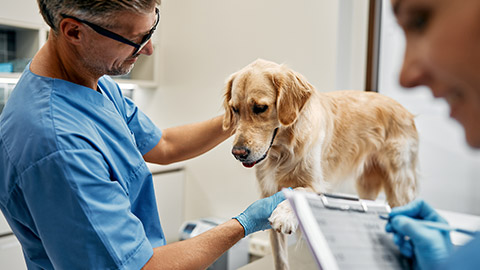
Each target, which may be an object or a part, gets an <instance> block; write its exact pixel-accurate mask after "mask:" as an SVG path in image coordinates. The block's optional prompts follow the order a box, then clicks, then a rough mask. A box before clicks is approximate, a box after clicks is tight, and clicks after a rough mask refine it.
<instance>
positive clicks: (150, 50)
mask: <svg viewBox="0 0 480 270" xmlns="http://www.w3.org/2000/svg"><path fill="white" fill-rule="evenodd" d="M138 53H139V54H145V55H152V54H153V43H152V40H151V39H150V40H149V41H148V42H147V44H145V46H144V47H143V48H142V49H141V50H140V51H139V52H138Z"/></svg>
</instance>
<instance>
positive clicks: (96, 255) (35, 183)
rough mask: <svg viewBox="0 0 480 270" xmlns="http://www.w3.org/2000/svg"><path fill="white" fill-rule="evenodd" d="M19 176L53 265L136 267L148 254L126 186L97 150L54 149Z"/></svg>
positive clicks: (145, 241) (148, 256)
mask: <svg viewBox="0 0 480 270" xmlns="http://www.w3.org/2000/svg"><path fill="white" fill-rule="evenodd" d="M21 181H22V183H23V185H20V191H19V192H22V193H24V194H23V196H22V197H23V198H25V203H26V204H27V205H28V207H29V209H30V211H31V215H32V217H33V219H34V220H35V229H34V231H35V233H38V235H39V237H40V238H41V239H42V244H43V246H44V248H45V250H46V252H47V254H49V259H50V260H51V261H52V263H53V265H54V267H55V268H58V269H140V268H142V267H143V266H144V265H145V263H146V262H147V261H148V260H149V259H150V258H151V256H152V255H153V249H152V246H151V244H150V243H149V241H148V240H147V237H146V235H145V231H144V228H143V225H142V223H141V222H140V220H139V219H138V218H137V217H136V216H135V215H134V214H132V212H131V205H130V201H129V198H128V194H127V192H128V191H126V190H125V189H124V188H122V186H121V185H120V184H119V183H118V182H117V181H112V180H111V179H110V176H109V171H108V166H107V164H106V162H105V160H104V159H103V157H102V155H101V154H100V153H98V152H96V151H93V150H70V151H60V152H56V153H53V154H51V155H49V156H47V157H45V158H44V159H42V160H41V161H39V162H37V163H35V164H34V165H33V166H31V167H30V168H29V169H28V170H27V171H25V172H24V174H23V176H22V179H21ZM27 182H28V183H27Z"/></svg>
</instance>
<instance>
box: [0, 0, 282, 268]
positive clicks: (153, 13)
mask: <svg viewBox="0 0 480 270" xmlns="http://www.w3.org/2000/svg"><path fill="white" fill-rule="evenodd" d="M38 4H39V7H40V12H41V14H42V15H43V17H44V19H45V21H46V22H47V24H48V25H49V26H50V28H51V30H50V35H49V38H48V41H47V42H46V44H45V45H44V46H43V47H42V48H41V49H40V50H39V52H38V53H37V54H36V55H35V57H34V58H33V60H32V61H31V63H30V64H29V65H28V66H27V67H26V69H25V71H24V72H23V75H22V77H21V78H20V80H19V81H18V84H17V86H16V88H15V90H14V91H13V93H12V95H11V97H10V99H9V100H8V103H7V104H6V106H5V108H4V110H3V113H2V114H1V117H0V168H1V169H0V208H1V210H2V212H3V214H4V215H5V218H6V219H7V221H8V223H9V225H10V226H11V228H12V230H13V232H14V233H15V235H16V236H17V238H18V240H19V241H20V243H21V245H22V248H23V252H24V257H25V261H26V264H27V266H28V268H29V269H140V268H142V267H143V268H144V269H164V268H169V269H200V268H203V269H204V268H206V267H207V266H208V265H210V264H211V263H213V262H214V261H215V260H216V259H217V258H218V257H220V255H221V254H222V253H224V252H225V251H226V250H228V249H229V248H230V247H231V246H233V245H234V244H235V243H236V242H237V241H239V240H240V239H241V238H243V237H244V236H245V235H248V234H250V233H252V232H255V231H258V230H265V229H268V228H270V225H269V223H268V220H267V219H268V217H269V216H270V214H271V212H272V211H273V210H274V209H275V207H276V206H277V204H278V203H279V202H281V201H282V200H283V199H284V197H283V195H282V193H277V194H275V195H273V196H272V197H268V198H265V199H262V200H258V201H256V202H254V203H253V204H252V205H251V206H250V207H248V208H247V210H245V211H244V212H243V213H242V214H240V215H239V216H237V217H235V218H233V219H231V220H230V221H227V222H226V223H224V224H221V225H219V226H217V227H216V228H214V229H211V230H210V231H208V232H206V233H204V234H202V235H199V236H197V237H194V238H191V239H188V240H185V241H181V242H176V243H173V244H169V245H166V243H165V237H164V235H163V232H162V227H161V225H160V221H159V218H158V213H157V208H156V202H155V195H154V190H153V182H152V175H151V173H150V171H149V170H148V168H147V165H146V163H145V162H146V161H148V162H153V163H158V164H169V163H172V162H177V161H182V160H186V159H189V158H192V157H196V156H198V155H200V154H202V153H204V152H206V151H208V150H210V149H211V148H213V147H215V146H216V145H217V144H219V143H220V142H222V141H224V140H225V139H226V138H228V137H229V136H230V135H231V132H232V131H231V130H228V131H223V130H222V120H223V116H219V117H216V118H213V119H211V120H208V121H205V122H201V123H196V124H191V125H186V126H182V127H176V128H170V129H165V130H162V131H160V130H159V129H158V128H157V127H155V126H154V124H153V123H152V122H151V121H150V120H149V119H148V117H147V116H146V115H145V114H144V113H142V112H141V111H140V110H139V109H138V108H137V107H136V106H135V104H133V103H132V101H131V100H129V99H127V98H125V97H123V96H122V93H121V91H120V88H119V87H118V85H117V84H116V83H115V82H114V81H113V80H112V79H111V78H110V77H108V76H104V75H121V74H126V73H128V72H129V71H130V70H131V69H132V67H133V65H134V63H135V61H137V58H138V57H139V55H141V54H144V55H150V54H152V51H153V46H152V43H151V41H150V38H151V36H152V34H153V32H154V31H155V29H156V27H157V25H158V23H159V21H160V12H159V10H158V8H157V4H159V3H157V2H156V1H155V0H109V1H104V0H38Z"/></svg>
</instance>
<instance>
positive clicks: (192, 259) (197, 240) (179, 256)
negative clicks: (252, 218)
mask: <svg viewBox="0 0 480 270" xmlns="http://www.w3.org/2000/svg"><path fill="white" fill-rule="evenodd" d="M243 237H244V229H243V227H242V225H241V224H240V223H239V222H238V221H237V220H236V219H231V220H229V221H227V222H225V223H223V224H221V225H219V226H217V227H215V228H213V229H211V230H209V231H207V232H205V233H202V234H201V235H198V236H196V237H194V238H191V239H187V240H184V241H180V242H175V243H172V244H168V245H165V246H161V247H157V248H154V250H153V256H152V258H150V260H149V261H148V262H147V264H146V265H145V266H144V268H143V269H146V270H150V269H206V268H207V267H208V266H209V265H211V264H212V263H213V262H215V260H216V259H218V258H219V257H220V256H221V255H222V254H223V253H224V252H225V251H227V250H228V249H229V248H231V247H232V246H233V245H235V243H237V242H238V241H239V240H240V239H242V238H243Z"/></svg>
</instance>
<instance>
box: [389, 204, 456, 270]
mask: <svg viewBox="0 0 480 270" xmlns="http://www.w3.org/2000/svg"><path fill="white" fill-rule="evenodd" d="M421 220H428V221H433V222H440V223H445V224H446V223H447V221H446V220H445V219H444V218H442V217H441V216H440V215H439V214H438V213H437V212H436V211H435V210H434V209H433V208H432V207H431V206H430V205H428V204H427V203H426V202H424V201H423V200H415V201H413V202H411V203H409V204H407V205H404V206H401V207H396V208H393V209H392V212H391V213H390V219H389V222H388V223H387V225H386V227H385V229H386V230H387V232H392V233H393V234H394V237H393V239H394V242H395V244H397V245H398V246H399V249H400V252H401V253H402V254H404V255H405V256H407V257H410V258H413V263H414V266H415V268H416V269H435V266H436V265H438V264H439V263H441V261H442V260H445V259H446V258H447V257H449V256H450V254H451V252H452V249H453V245H452V242H451V240H450V233H449V232H445V231H440V230H438V229H433V228H429V227H427V226H425V225H424V224H422V222H421Z"/></svg>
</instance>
